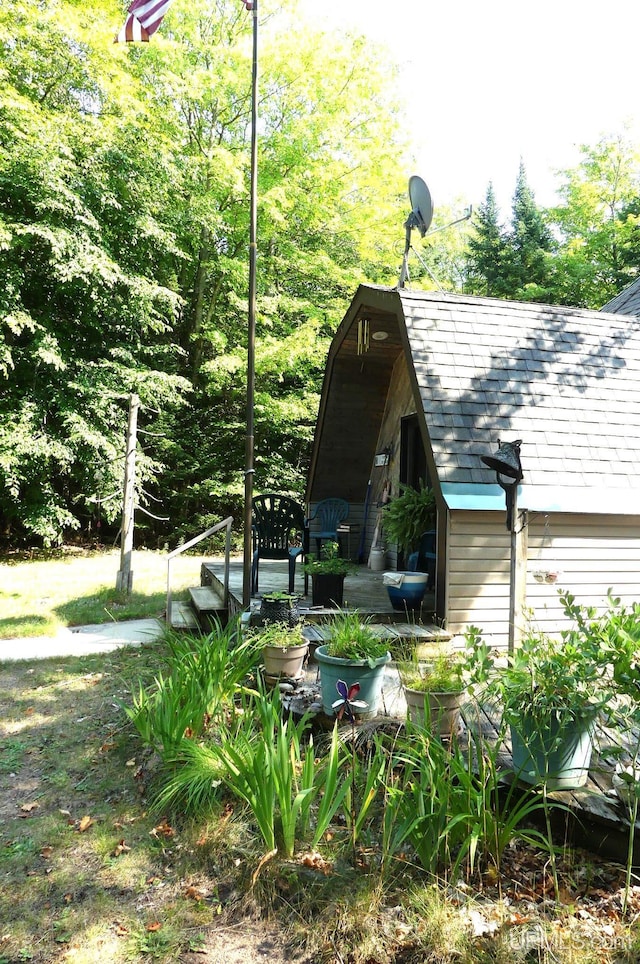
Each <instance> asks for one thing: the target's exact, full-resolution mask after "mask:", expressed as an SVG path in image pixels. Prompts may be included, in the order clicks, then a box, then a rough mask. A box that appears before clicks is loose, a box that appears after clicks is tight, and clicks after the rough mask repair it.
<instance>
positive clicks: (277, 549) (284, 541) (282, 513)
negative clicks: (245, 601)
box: [251, 493, 309, 596]
mask: <svg viewBox="0 0 640 964" xmlns="http://www.w3.org/2000/svg"><path fill="white" fill-rule="evenodd" d="M251 531H252V540H253V558H252V560H251V593H252V595H255V594H256V593H257V592H258V578H259V569H260V560H261V559H287V560H288V561H289V592H290V593H293V592H294V584H295V575H296V560H297V559H299V558H301V559H302V562H303V563H304V560H305V557H306V555H307V552H308V550H309V528H308V526H307V523H306V520H305V517H304V509H303V507H302V506H301V505H299V504H298V503H297V502H295V501H294V500H293V499H291V498H289V496H286V495H277V494H275V493H269V494H267V495H257V496H256V497H255V498H254V499H253V502H252V526H251ZM308 591H309V576H308V575H307V573H305V574H304V594H305V596H306V595H307V593H308Z"/></svg>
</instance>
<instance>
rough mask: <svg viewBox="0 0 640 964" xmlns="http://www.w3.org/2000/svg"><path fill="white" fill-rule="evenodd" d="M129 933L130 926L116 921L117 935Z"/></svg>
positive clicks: (124, 935)
mask: <svg viewBox="0 0 640 964" xmlns="http://www.w3.org/2000/svg"><path fill="white" fill-rule="evenodd" d="M128 933H129V930H128V928H126V927H125V926H124V924H121V923H120V922H119V921H116V937H126V936H127V934H128Z"/></svg>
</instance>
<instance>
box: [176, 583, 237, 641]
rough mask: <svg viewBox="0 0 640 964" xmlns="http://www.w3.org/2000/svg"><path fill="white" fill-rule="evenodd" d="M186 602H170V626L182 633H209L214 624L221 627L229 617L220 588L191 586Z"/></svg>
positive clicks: (209, 585) (214, 586) (211, 585)
mask: <svg viewBox="0 0 640 964" xmlns="http://www.w3.org/2000/svg"><path fill="white" fill-rule="evenodd" d="M188 594H189V599H188V601H172V603H171V613H170V620H169V622H170V625H171V628H172V629H175V630H178V631H182V632H192V633H193V632H196V633H197V632H203V633H208V632H211V630H212V629H213V627H214V625H215V624H216V623H221V624H222V625H223V626H224V625H225V623H226V622H227V619H228V617H229V612H228V609H227V608H226V607H225V605H224V594H223V591H222V588H221V587H220V586H216V585H213V584H211V583H209V584H208V585H202V586H193V587H192V588H191V589H189V590H188Z"/></svg>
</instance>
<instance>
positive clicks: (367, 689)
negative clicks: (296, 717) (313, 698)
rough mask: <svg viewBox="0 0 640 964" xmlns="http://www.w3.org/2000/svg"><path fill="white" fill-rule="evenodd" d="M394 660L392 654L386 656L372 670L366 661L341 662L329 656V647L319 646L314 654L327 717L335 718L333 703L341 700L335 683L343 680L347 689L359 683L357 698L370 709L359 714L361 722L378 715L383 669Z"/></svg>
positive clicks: (345, 660)
mask: <svg viewBox="0 0 640 964" xmlns="http://www.w3.org/2000/svg"><path fill="white" fill-rule="evenodd" d="M390 659H391V653H386V654H385V655H384V656H381V657H380V658H379V659H377V660H376V661H375V664H374V666H373V667H371V666H369V663H368V662H367V661H366V660H354V659H341V658H340V657H339V656H329V654H328V653H327V647H326V646H318V648H317V649H316V652H315V660H316V663H318V664H319V666H320V689H321V691H322V708H323V710H324V712H325V713H326V714H327V716H333V715H334V710H333V706H332V704H333V703H335V701H336V700H337V699H339V698H340V697H339V694H338V691H337V689H336V683H337V682H338V680H339V679H341V680H344V682H345V683H346V684H347V686H353V684H354V683H360V692H359V693H358V697H357V698H358V699H359V700H364V702H365V703H366V704H367V709H366V710H364V711H363V712H362V713H359V714H358V715H359V716H360V717H361V718H362V719H370V718H371V717H372V716H375V715H376V713H377V712H378V709H379V705H380V696H381V694H382V681H383V678H384V668H385V666H386V664H387V663H388V662H389V660H390Z"/></svg>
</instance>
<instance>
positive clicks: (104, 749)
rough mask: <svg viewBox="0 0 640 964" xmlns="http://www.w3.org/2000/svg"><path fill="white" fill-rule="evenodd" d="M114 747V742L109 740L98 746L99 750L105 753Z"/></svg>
mask: <svg viewBox="0 0 640 964" xmlns="http://www.w3.org/2000/svg"><path fill="white" fill-rule="evenodd" d="M114 748H115V743H110V742H107V743H103V744H102V746H101V747H100V752H101V753H107V752H108V751H109V750H113V749H114Z"/></svg>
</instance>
